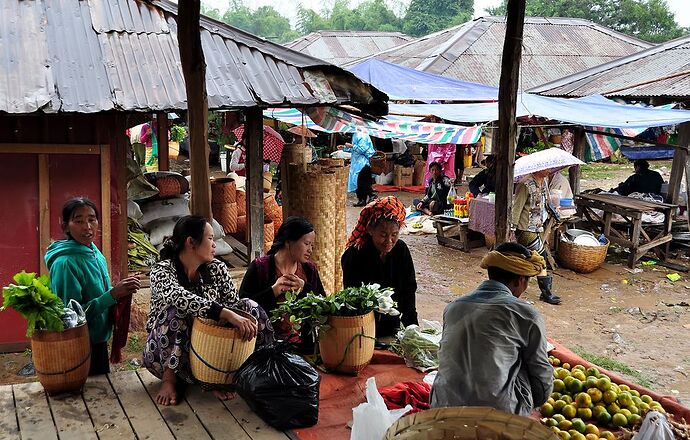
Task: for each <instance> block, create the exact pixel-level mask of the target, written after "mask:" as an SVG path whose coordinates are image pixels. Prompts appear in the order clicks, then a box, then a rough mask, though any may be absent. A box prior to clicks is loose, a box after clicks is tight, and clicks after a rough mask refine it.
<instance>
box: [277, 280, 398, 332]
mask: <svg viewBox="0 0 690 440" xmlns="http://www.w3.org/2000/svg"><path fill="white" fill-rule="evenodd" d="M391 295H393V289H390V288H384V289H382V288H381V286H379V285H378V284H369V285H362V287H349V288H347V289H344V290H341V291H340V292H336V293H334V294H332V295H326V296H321V295H317V294H315V293H313V292H310V293H307V294H306V295H304V296H300V295H299V294H298V293H297V292H287V293H286V294H285V302H282V303H279V304H278V307H277V308H275V309H274V310H273V319H274V320H280V319H283V318H284V317H289V319H290V322H291V323H292V326H293V328H294V329H295V330H299V329H300V327H301V326H302V324H304V323H306V324H308V325H309V327H310V329H311V332H312V334H313V336H314V340H316V339H317V338H316V336H317V335H318V332H319V330H320V329H326V328H327V325H326V322H327V321H328V317H329V316H359V315H366V314H367V313H369V312H371V311H373V310H375V311H377V312H379V313H385V314H389V315H394V316H395V315H398V314H399V312H398V311H397V310H396V309H395V307H396V306H397V304H396V303H395V301H393V299H392V298H391Z"/></svg>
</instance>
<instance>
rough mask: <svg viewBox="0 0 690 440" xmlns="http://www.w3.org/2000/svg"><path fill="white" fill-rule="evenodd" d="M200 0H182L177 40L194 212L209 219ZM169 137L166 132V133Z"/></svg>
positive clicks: (204, 83)
mask: <svg viewBox="0 0 690 440" xmlns="http://www.w3.org/2000/svg"><path fill="white" fill-rule="evenodd" d="M200 10H201V1H200V0H180V2H179V15H178V32H177V42H178V45H179V46H180V61H181V62H182V74H183V75H184V82H185V89H186V91H187V110H188V112H187V117H188V122H189V160H190V163H191V173H192V209H191V211H192V214H195V215H201V216H203V217H206V218H207V219H211V218H212V214H211V183H210V180H209V169H208V96H207V95H206V62H205V60H204V52H203V50H202V48H201V29H200V27H199V16H200ZM166 136H167V134H166Z"/></svg>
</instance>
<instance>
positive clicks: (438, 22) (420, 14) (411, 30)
mask: <svg viewBox="0 0 690 440" xmlns="http://www.w3.org/2000/svg"><path fill="white" fill-rule="evenodd" d="M472 15H474V0H412V1H411V2H410V6H409V7H408V9H407V13H406V14H405V19H404V26H403V30H404V32H405V33H406V34H408V35H412V36H415V37H421V36H422V35H427V34H430V33H433V32H436V31H440V30H442V29H446V28H449V27H451V26H455V25H458V24H460V23H464V22H466V21H469V20H471V19H472Z"/></svg>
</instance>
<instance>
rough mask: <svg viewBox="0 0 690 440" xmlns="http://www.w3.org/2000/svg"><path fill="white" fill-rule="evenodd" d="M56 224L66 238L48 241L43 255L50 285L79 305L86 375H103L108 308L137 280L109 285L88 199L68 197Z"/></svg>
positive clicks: (135, 286)
mask: <svg viewBox="0 0 690 440" xmlns="http://www.w3.org/2000/svg"><path fill="white" fill-rule="evenodd" d="M60 226H61V227H62V230H63V231H64V233H65V236H66V237H67V239H65V240H59V241H54V242H52V243H51V244H50V246H48V250H47V251H46V256H45V261H46V266H47V267H48V271H49V272H50V288H51V289H52V290H53V292H55V294H56V295H58V296H59V297H60V298H62V300H63V301H64V302H65V304H67V303H69V300H70V299H74V300H76V301H77V302H79V304H81V306H82V308H83V309H84V311H85V312H86V322H87V323H88V326H89V336H90V339H91V369H90V371H89V375H95V374H106V373H109V372H110V366H109V364H108V339H110V336H111V335H112V332H113V323H112V322H111V321H110V317H109V316H110V315H109V313H108V311H109V309H110V307H112V306H113V305H115V304H116V303H117V302H118V301H119V300H120V299H122V298H125V297H127V296H129V295H131V294H133V293H134V292H136V291H137V289H139V287H140V283H139V279H138V278H137V277H128V278H124V279H122V280H121V281H120V282H119V283H117V284H116V285H115V287H112V286H111V284H110V276H109V275H108V267H107V265H106V261H105V257H104V256H103V254H102V253H101V251H99V250H98V248H97V247H96V245H95V244H94V242H93V240H94V238H95V237H96V233H97V232H98V209H97V208H96V205H95V204H94V203H93V202H92V201H91V200H89V199H86V198H83V197H77V198H74V199H71V200H68V201H67V202H66V203H65V205H64V206H63V207H62V216H61V217H60Z"/></svg>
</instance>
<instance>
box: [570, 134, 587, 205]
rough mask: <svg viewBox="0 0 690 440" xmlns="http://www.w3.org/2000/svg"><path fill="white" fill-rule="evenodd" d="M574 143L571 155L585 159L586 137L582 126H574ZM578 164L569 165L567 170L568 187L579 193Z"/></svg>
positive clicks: (579, 175) (579, 172) (579, 173)
mask: <svg viewBox="0 0 690 440" xmlns="http://www.w3.org/2000/svg"><path fill="white" fill-rule="evenodd" d="M573 135H574V137H575V145H574V146H573V156H575V157H577V158H578V159H580V160H581V161H584V160H585V146H586V145H587V137H586V136H585V131H584V129H583V128H582V127H577V128H575V133H573ZM581 174H582V173H581V171H580V165H576V166H573V167H570V169H569V170H568V178H569V179H570V188H571V189H572V190H573V195H574V194H580V178H581Z"/></svg>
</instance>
